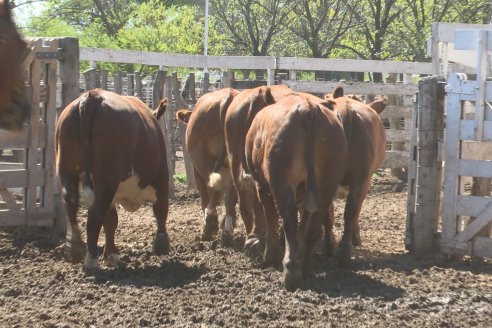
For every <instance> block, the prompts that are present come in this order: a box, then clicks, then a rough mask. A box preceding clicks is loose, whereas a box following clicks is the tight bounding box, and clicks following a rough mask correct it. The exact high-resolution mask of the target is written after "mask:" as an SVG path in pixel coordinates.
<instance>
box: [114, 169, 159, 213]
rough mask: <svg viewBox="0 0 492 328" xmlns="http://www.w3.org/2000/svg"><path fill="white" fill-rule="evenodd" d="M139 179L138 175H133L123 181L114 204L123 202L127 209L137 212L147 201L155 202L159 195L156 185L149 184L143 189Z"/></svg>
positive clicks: (115, 196)
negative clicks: (139, 184)
mask: <svg viewBox="0 0 492 328" xmlns="http://www.w3.org/2000/svg"><path fill="white" fill-rule="evenodd" d="M139 181H140V178H139V177H138V175H132V176H130V177H129V178H128V179H126V180H125V181H123V182H121V183H120V184H119V186H118V189H117V190H116V194H115V195H114V198H113V204H114V203H117V204H121V206H123V208H124V209H125V210H127V211H129V212H135V211H136V210H138V209H139V208H140V206H141V205H142V203H143V202H145V201H150V202H152V203H155V202H156V201H157V195H156V191H155V189H154V187H152V186H147V187H145V188H144V189H142V188H140V187H139V186H138V183H139Z"/></svg>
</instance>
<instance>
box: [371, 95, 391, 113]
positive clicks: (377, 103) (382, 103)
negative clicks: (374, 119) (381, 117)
mask: <svg viewBox="0 0 492 328" xmlns="http://www.w3.org/2000/svg"><path fill="white" fill-rule="evenodd" d="M387 103H388V98H386V97H384V98H381V99H377V100H374V101H373V102H372V103H370V104H369V107H371V108H372V109H374V110H375V111H376V113H378V114H381V112H382V111H383V110H384V109H385V108H386V104H387Z"/></svg>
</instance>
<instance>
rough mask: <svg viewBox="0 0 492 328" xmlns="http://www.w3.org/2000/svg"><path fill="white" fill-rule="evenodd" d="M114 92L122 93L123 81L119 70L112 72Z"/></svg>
mask: <svg viewBox="0 0 492 328" xmlns="http://www.w3.org/2000/svg"><path fill="white" fill-rule="evenodd" d="M114 92H115V93H117V94H119V95H121V94H122V93H123V81H122V77H121V73H120V72H117V73H115V74H114Z"/></svg>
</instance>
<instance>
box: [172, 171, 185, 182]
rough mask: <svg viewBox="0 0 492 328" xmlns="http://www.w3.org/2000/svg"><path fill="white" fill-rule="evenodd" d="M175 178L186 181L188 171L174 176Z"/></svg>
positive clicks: (178, 180)
mask: <svg viewBox="0 0 492 328" xmlns="http://www.w3.org/2000/svg"><path fill="white" fill-rule="evenodd" d="M173 178H174V180H175V181H177V182H181V183H186V181H187V179H186V173H179V174H175V175H174V176H173Z"/></svg>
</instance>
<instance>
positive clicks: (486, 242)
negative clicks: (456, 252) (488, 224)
mask: <svg viewBox="0 0 492 328" xmlns="http://www.w3.org/2000/svg"><path fill="white" fill-rule="evenodd" d="M470 255H471V256H478V257H488V258H492V238H486V237H475V238H473V243H472V251H471V254H470Z"/></svg>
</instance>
